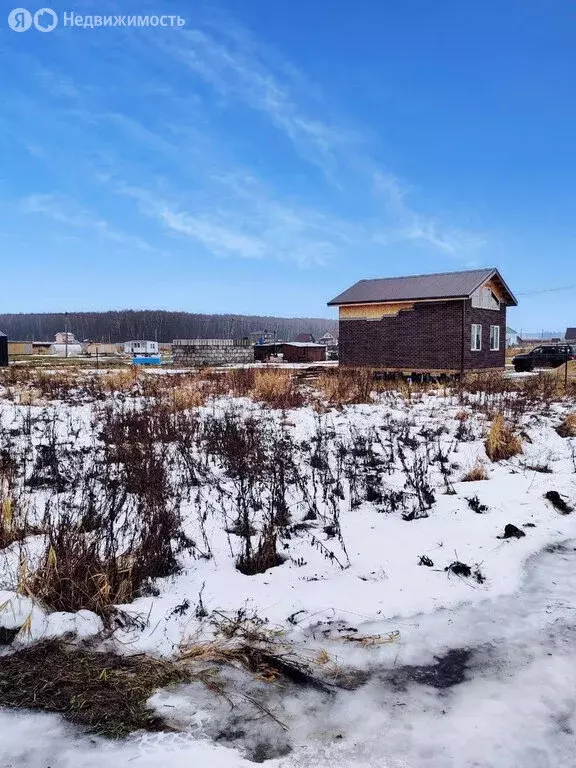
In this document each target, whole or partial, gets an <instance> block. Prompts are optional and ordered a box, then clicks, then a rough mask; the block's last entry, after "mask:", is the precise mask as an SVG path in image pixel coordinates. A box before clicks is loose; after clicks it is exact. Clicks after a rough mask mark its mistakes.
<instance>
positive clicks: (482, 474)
mask: <svg viewBox="0 0 576 768" xmlns="http://www.w3.org/2000/svg"><path fill="white" fill-rule="evenodd" d="M478 480H488V472H487V471H486V467H485V466H484V465H483V464H481V463H480V462H478V463H477V464H475V465H474V466H473V467H472V469H470V470H469V471H468V472H466V474H465V475H464V477H463V478H462V481H461V482H463V483H474V482H476V481H478Z"/></svg>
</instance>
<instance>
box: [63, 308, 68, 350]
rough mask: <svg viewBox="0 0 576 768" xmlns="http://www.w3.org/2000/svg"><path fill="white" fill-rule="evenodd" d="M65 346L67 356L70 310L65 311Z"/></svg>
mask: <svg viewBox="0 0 576 768" xmlns="http://www.w3.org/2000/svg"><path fill="white" fill-rule="evenodd" d="M64 348H65V357H68V312H65V313H64Z"/></svg>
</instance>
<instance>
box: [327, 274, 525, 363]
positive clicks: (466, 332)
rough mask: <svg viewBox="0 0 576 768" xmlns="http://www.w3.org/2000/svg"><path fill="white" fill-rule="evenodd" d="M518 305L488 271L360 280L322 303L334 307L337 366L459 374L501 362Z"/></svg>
mask: <svg viewBox="0 0 576 768" xmlns="http://www.w3.org/2000/svg"><path fill="white" fill-rule="evenodd" d="M517 303H518V302H517V301H516V298H515V297H514V295H513V293H512V292H511V291H510V289H509V288H508V286H507V285H506V283H505V282H504V280H503V278H502V276H501V275H500V273H499V272H498V270H497V269H495V268H489V269H475V270H469V271H466V272H445V273H441V274H434V275H413V276H409V277H391V278H383V279H379V280H360V281H359V282H358V283H355V284H354V285H353V286H352V287H351V288H348V289H347V290H346V291H344V293H341V294H340V295H339V296H336V298H334V299H332V301H330V302H328V306H336V307H338V308H339V313H340V317H339V326H340V332H339V343H340V364H341V365H351V366H370V367H373V368H380V369H384V370H390V371H407V372H428V371H438V372H444V373H458V372H462V371H472V370H479V369H489V368H503V367H504V365H505V355H506V308H507V307H511V306H516V305H517Z"/></svg>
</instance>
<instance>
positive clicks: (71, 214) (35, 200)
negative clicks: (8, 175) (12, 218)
mask: <svg viewBox="0 0 576 768" xmlns="http://www.w3.org/2000/svg"><path fill="white" fill-rule="evenodd" d="M20 203H21V209H22V211H23V212H24V213H29V214H40V215H43V216H47V217H49V218H50V219H52V220H53V221H55V222H57V223H58V224H63V225H65V226H66V227H71V228H74V229H85V230H90V231H92V232H93V233H96V234H97V235H98V236H100V237H102V238H104V239H106V240H110V241H112V242H114V243H117V244H118V245H122V246H129V247H131V248H138V249H140V250H143V251H152V250H154V249H153V248H152V247H151V246H150V245H149V244H148V243H147V242H146V241H145V240H143V239H142V238H140V237H136V236H134V235H130V234H127V233H125V232H121V231H118V230H117V229H114V228H113V227H112V226H111V225H110V224H109V222H107V221H106V220H105V219H103V218H100V217H98V216H94V215H92V214H91V213H89V212H88V211H85V210H83V209H82V208H80V207H79V206H78V205H77V204H76V203H75V202H74V201H72V200H68V199H66V198H65V197H63V196H61V195H45V194H37V195H29V196H28V197H25V198H23V199H22V200H21V201H20Z"/></svg>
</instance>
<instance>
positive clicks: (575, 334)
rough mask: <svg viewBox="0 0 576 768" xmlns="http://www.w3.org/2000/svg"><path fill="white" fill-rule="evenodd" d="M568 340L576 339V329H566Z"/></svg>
mask: <svg viewBox="0 0 576 768" xmlns="http://www.w3.org/2000/svg"><path fill="white" fill-rule="evenodd" d="M566 338H567V339H576V328H566Z"/></svg>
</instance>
